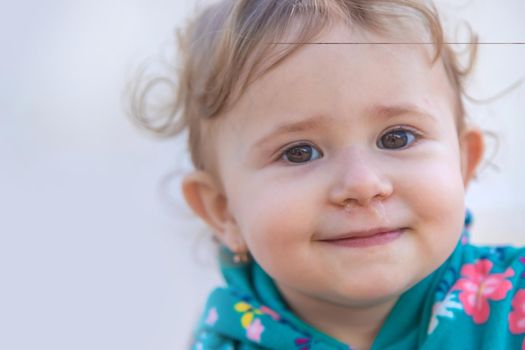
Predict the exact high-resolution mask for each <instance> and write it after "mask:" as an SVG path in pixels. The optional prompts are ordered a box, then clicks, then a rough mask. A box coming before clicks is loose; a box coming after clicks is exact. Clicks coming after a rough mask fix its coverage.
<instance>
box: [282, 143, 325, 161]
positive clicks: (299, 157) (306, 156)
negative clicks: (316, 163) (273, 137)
mask: <svg viewBox="0 0 525 350" xmlns="http://www.w3.org/2000/svg"><path fill="white" fill-rule="evenodd" d="M319 157H320V152H319V151H318V150H317V149H316V148H315V147H313V146H310V145H306V144H303V145H297V146H293V147H290V148H288V149H287V150H285V151H284V152H283V155H282V159H284V160H286V161H288V162H290V163H306V162H309V161H311V160H315V159H317V158H319Z"/></svg>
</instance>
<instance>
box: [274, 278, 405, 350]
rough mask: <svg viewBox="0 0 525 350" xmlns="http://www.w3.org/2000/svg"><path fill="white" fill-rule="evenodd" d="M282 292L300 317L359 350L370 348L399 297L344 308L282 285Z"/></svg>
mask: <svg viewBox="0 0 525 350" xmlns="http://www.w3.org/2000/svg"><path fill="white" fill-rule="evenodd" d="M279 290H280V291H281V294H282V295H283V297H284V299H285V300H286V302H287V303H288V305H289V306H290V308H291V309H292V310H293V311H294V313H295V314H296V315H297V316H298V317H299V318H301V319H302V320H304V321H305V322H307V323H308V324H310V325H311V326H313V327H315V328H316V329H318V330H320V331H321V332H323V333H325V334H327V335H329V336H331V337H333V338H335V339H337V340H339V341H341V342H343V343H346V344H348V345H350V346H351V347H352V349H357V350H366V349H370V347H371V345H372V343H373V341H374V339H375V337H376V335H377V333H378V332H379V330H380V328H381V326H382V325H383V323H384V321H385V319H386V317H387V316H388V314H389V312H390V310H392V308H393V306H394V304H395V302H396V301H397V299H398V298H397V297H396V298H391V299H388V300H382V301H378V302H376V303H370V304H367V305H343V304H338V303H333V302H331V301H327V300H323V299H321V298H314V297H312V296H306V295H304V294H301V293H300V292H297V291H295V290H292V289H289V288H287V287H283V286H279Z"/></svg>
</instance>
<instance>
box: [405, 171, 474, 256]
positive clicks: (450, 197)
mask: <svg viewBox="0 0 525 350" xmlns="http://www.w3.org/2000/svg"><path fill="white" fill-rule="evenodd" d="M422 165H423V164H422ZM417 173H418V174H419V176H417V177H414V178H413V179H412V181H410V182H409V183H405V184H404V187H405V193H406V195H407V198H406V202H407V203H410V204H409V205H410V208H411V211H412V213H413V214H414V216H415V218H416V221H415V222H416V225H417V226H418V227H419V228H420V232H421V235H419V236H418V239H419V240H420V243H421V247H422V249H423V250H425V251H426V253H427V255H428V256H429V258H430V257H432V256H434V257H435V259H436V260H443V259H444V258H445V257H446V256H448V254H449V253H450V252H451V251H452V249H453V248H454V247H455V245H456V243H457V241H458V239H459V236H460V234H461V228H462V226H463V221H464V215H465V189H464V185H463V179H462V176H461V171H460V167H459V164H451V163H447V162H428V163H426V164H424V166H422V167H421V169H420V170H419V171H418V172H417Z"/></svg>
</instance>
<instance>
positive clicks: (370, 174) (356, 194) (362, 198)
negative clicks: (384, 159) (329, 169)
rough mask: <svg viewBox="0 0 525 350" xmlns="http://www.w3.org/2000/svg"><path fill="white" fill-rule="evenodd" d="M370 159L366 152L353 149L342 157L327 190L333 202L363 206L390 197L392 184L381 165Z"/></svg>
mask: <svg viewBox="0 0 525 350" xmlns="http://www.w3.org/2000/svg"><path fill="white" fill-rule="evenodd" d="M371 158H372V157H371V156H370V155H367V154H366V151H364V150H355V149H354V150H349V151H348V152H346V153H345V154H344V155H341V158H340V162H339V164H337V166H338V168H337V170H336V171H335V172H334V176H333V179H334V180H333V185H332V188H331V189H330V199H331V201H332V202H334V203H336V204H338V205H341V206H344V207H348V206H349V205H358V206H363V207H365V206H369V205H370V204H371V202H374V201H376V200H379V201H382V200H383V199H385V198H387V197H389V196H390V195H391V194H392V191H393V186H392V182H391V179H390V177H389V174H388V173H387V172H386V171H384V170H383V169H384V165H382V164H380V163H379V161H377V160H375V161H374V160H373V159H371Z"/></svg>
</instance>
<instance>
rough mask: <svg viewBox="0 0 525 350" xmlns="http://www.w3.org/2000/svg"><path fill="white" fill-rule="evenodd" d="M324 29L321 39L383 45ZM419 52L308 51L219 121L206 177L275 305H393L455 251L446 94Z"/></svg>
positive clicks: (451, 128) (455, 149)
mask: <svg viewBox="0 0 525 350" xmlns="http://www.w3.org/2000/svg"><path fill="white" fill-rule="evenodd" d="M385 40H387V39H385V38H381V37H374V36H373V35H371V34H366V37H365V33H364V32H351V31H350V30H349V29H347V28H346V27H343V26H340V27H335V28H333V29H332V30H329V31H326V32H325V34H324V35H323V36H322V37H320V38H319V41H323V42H349V41H352V42H356V41H357V42H358V41H361V42H366V41H385ZM425 50H430V48H427V49H424V48H422V47H418V46H417V45H412V46H410V45H405V46H403V45H347V44H343V45H334V44H328V45H307V46H305V47H303V48H301V49H300V50H299V51H297V52H296V53H295V54H294V55H292V56H290V57H289V58H287V60H285V61H284V62H283V63H282V64H280V65H278V66H277V67H276V68H275V69H273V70H272V71H270V72H269V73H267V74H266V75H264V76H263V77H262V78H260V79H259V80H257V81H256V82H255V83H253V85H251V86H250V87H249V89H248V91H247V92H246V93H245V94H244V95H243V96H242V97H241V99H240V100H239V101H238V102H237V103H236V104H235V106H234V108H233V110H232V111H231V112H229V114H228V115H226V116H225V117H224V118H223V120H221V121H220V122H219V123H220V128H219V134H218V139H217V150H218V151H217V155H216V156H217V157H218V164H219V168H218V170H219V174H220V177H221V179H222V184H223V188H224V191H225V195H226V198H227V203H228V209H229V212H230V214H231V216H232V217H233V219H234V221H235V225H236V229H237V230H238V232H239V235H240V238H241V239H242V240H243V241H244V242H245V244H246V246H247V248H248V249H249V251H250V252H251V254H252V256H253V257H254V259H255V260H256V261H257V262H258V263H259V264H260V265H261V266H262V268H263V269H264V270H265V271H266V272H267V273H268V274H269V275H271V276H272V277H273V278H274V279H275V281H276V283H277V285H278V287H279V288H280V289H281V291H282V292H283V293H284V295H285V296H286V297H288V298H293V297H294V296H301V297H307V298H317V299H321V300H330V301H332V302H334V301H335V302H337V303H341V304H345V305H358V304H364V303H369V302H371V301H378V300H388V299H389V298H395V297H396V296H398V295H399V294H400V293H402V292H403V291H405V290H406V289H408V288H409V287H411V286H412V285H413V284H415V283H416V282H418V281H419V280H421V279H422V278H424V277H425V276H426V275H428V274H429V273H431V272H432V271H433V270H435V269H436V268H437V267H438V266H439V265H440V264H442V263H443V262H444V261H445V259H446V258H447V257H448V256H449V255H450V253H451V252H452V250H453V249H454V247H455V245H456V243H457V242H458V239H459V235H460V232H461V228H462V223H463V218H464V189H465V181H464V176H463V175H462V167H461V152H460V141H459V139H458V130H457V127H456V121H455V117H454V115H453V110H454V103H453V101H454V97H453V92H452V89H451V88H450V86H449V84H448V81H447V78H446V74H445V71H444V69H443V68H442V66H441V64H436V65H435V66H431V64H430V60H431V52H427V51H425Z"/></svg>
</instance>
